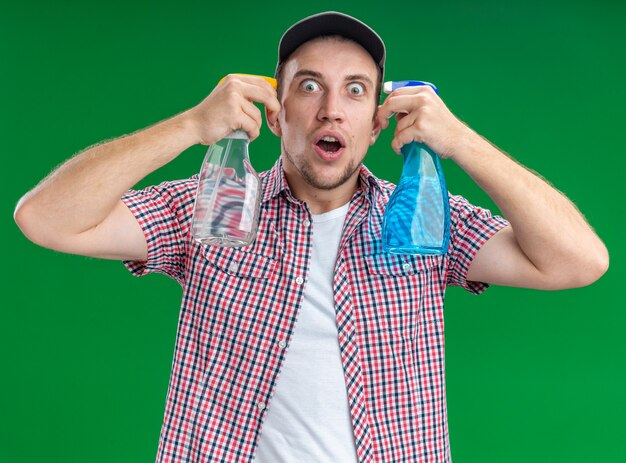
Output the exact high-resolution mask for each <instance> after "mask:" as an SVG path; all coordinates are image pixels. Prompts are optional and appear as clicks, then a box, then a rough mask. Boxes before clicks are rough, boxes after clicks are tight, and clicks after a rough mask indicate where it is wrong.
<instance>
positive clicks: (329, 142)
mask: <svg viewBox="0 0 626 463" xmlns="http://www.w3.org/2000/svg"><path fill="white" fill-rule="evenodd" d="M316 144H317V146H318V147H319V148H320V149H321V150H323V151H326V152H327V153H336V152H337V151H339V150H340V149H341V148H343V145H342V144H341V142H340V141H339V140H337V139H336V138H335V137H330V136H325V137H322V138H321V139H320V140H319V141H318V142H317V143H316Z"/></svg>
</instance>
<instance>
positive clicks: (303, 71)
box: [293, 69, 322, 79]
mask: <svg viewBox="0 0 626 463" xmlns="http://www.w3.org/2000/svg"><path fill="white" fill-rule="evenodd" d="M302 76H306V77H315V78H316V79H321V78H322V74H321V73H319V72H316V71H311V70H309V69H300V70H299V71H297V72H296V73H295V74H294V75H293V78H294V79H295V78H296V77H302Z"/></svg>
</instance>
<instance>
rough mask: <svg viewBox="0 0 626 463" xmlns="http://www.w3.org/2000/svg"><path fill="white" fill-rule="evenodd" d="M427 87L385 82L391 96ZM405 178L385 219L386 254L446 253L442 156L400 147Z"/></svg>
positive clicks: (446, 210) (447, 210)
mask: <svg viewBox="0 0 626 463" xmlns="http://www.w3.org/2000/svg"><path fill="white" fill-rule="evenodd" d="M419 85H428V86H429V87H431V88H432V89H433V90H435V92H436V93H439V92H438V90H437V87H435V86H434V85H433V84H431V83H428V82H422V81H416V80H409V81H402V82H385V84H384V87H383V90H384V92H385V93H387V94H389V93H391V92H393V91H394V90H396V89H398V88H400V87H410V86H419ZM401 151H402V155H403V157H404V166H403V168H402V176H401V177H400V181H399V182H398V186H397V187H396V189H395V190H394V192H393V194H392V195H391V198H390V199H389V204H387V210H386V211H385V215H384V218H383V236H382V240H383V251H384V252H390V253H394V254H445V253H446V252H447V251H448V244H449V242H450V205H449V202H448V189H447V188H446V180H445V178H444V176H443V171H442V169H441V163H440V162H439V157H438V156H437V155H436V154H435V153H434V152H433V151H432V150H431V149H430V148H429V147H428V146H427V145H426V144H424V143H417V142H411V143H409V144H406V145H404V146H403V147H402V148H401Z"/></svg>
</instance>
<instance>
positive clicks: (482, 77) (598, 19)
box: [0, 0, 626, 463]
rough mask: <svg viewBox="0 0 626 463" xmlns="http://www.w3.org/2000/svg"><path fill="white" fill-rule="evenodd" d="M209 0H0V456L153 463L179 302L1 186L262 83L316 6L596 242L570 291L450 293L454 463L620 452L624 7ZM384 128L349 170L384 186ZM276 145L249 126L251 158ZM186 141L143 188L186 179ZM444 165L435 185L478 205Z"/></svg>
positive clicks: (624, 377)
mask: <svg viewBox="0 0 626 463" xmlns="http://www.w3.org/2000/svg"><path fill="white" fill-rule="evenodd" d="M210 3H211V2H207V1H193V2H192V1H178V2H174V1H169V2H163V1H160V2H157V1H150V2H149V1H141V2H140V1H119V0H114V1H107V2H98V3H96V2H84V3H83V2H76V1H71V0H63V1H56V2H43V1H41V2H29V1H26V2H22V3H20V4H19V5H18V3H17V2H9V1H7V0H2V4H1V9H0V59H1V62H0V101H1V108H2V111H1V113H0V130H1V131H2V138H1V141H2V153H3V156H2V164H3V168H2V169H0V171H1V175H2V188H3V194H2V198H3V199H2V204H1V206H2V210H1V212H2V214H1V215H0V217H1V221H2V222H1V223H2V230H3V235H2V241H3V242H4V246H3V249H4V250H5V251H4V253H3V254H4V265H2V272H3V275H2V279H1V282H2V299H1V300H2V302H1V305H2V308H1V309H0V317H1V319H0V343H1V344H0V352H1V355H2V357H1V360H2V365H3V366H2V369H1V370H0V371H1V372H2V373H1V375H2V376H1V378H0V379H1V381H0V462H39V461H45V462H65V463H70V462H145V461H153V460H154V457H155V454H156V449H157V444H158V437H159V430H160V426H161V421H162V416H163V409H164V401H165V394H166V390H167V384H168V378H169V370H170V367H171V361H172V354H173V349H174V340H175V334H176V324H177V317H178V311H179V304H180V297H181V290H180V287H179V286H178V285H177V283H175V282H173V281H171V280H168V279H167V278H165V277H162V276H153V277H148V278H143V279H141V280H138V279H135V278H134V277H131V276H130V275H129V274H128V273H127V272H126V271H125V270H124V268H123V267H122V265H121V264H120V263H119V262H111V261H99V260H94V259H87V258H84V257H78V256H69V255H62V254H59V253H55V252H52V251H49V250H45V249H42V248H39V247H37V246H35V245H33V244H31V243H30V242H28V241H27V240H26V239H25V238H24V237H23V236H22V235H21V234H20V232H19V230H18V229H17V227H16V226H15V224H14V223H13V220H12V212H13V208H14V206H15V203H16V202H17V200H18V199H19V197H20V196H21V195H22V194H24V193H25V192H26V191H27V190H28V189H30V188H31V187H33V186H34V185H35V184H36V183H37V182H38V181H39V180H40V179H41V178H43V177H44V176H45V175H46V174H47V173H48V172H50V171H51V170H52V169H53V168H54V167H55V166H56V165H58V164H59V163H61V162H62V161H63V160H65V159H67V158H68V157H70V156H71V155H73V154H74V153H76V152H78V151H80V150H82V149H83V148H85V147H87V146H89V145H91V144H93V143H96V142H99V141H102V140H105V139H109V138H113V137H117V136H119V135H122V134H125V133H130V132H133V131H135V130H137V129H140V128H142V127H145V126H148V125H150V124H153V123H155V122H157V121H159V120H162V119H165V118H167V117H169V116H171V115H173V114H176V113H178V112H180V111H183V110H185V109H187V108H189V107H191V106H193V105H194V104H196V103H198V102H199V101H201V100H202V99H203V98H204V97H205V96H206V95H207V94H208V93H209V92H210V90H211V88H212V87H213V86H214V85H215V83H216V82H217V80H218V79H219V78H220V77H222V76H223V75H225V74H227V73H229V72H250V73H260V74H271V73H272V72H273V70H274V66H275V53H276V52H275V50H276V44H277V42H278V39H279V38H280V35H281V34H282V31H283V30H284V29H285V28H286V27H287V26H288V25H290V24H291V23H293V22H295V21H296V20H298V19H300V18H301V17H303V16H305V15H308V14H312V13H315V12H318V11H323V10H326V9H338V10H340V11H344V12H347V13H350V14H353V15H356V16H358V17H359V18H361V19H363V20H364V21H366V22H367V23H369V24H370V25H372V26H373V27H374V28H376V29H377V30H378V32H379V33H380V35H381V36H382V37H383V38H384V39H385V41H386V44H387V49H388V60H387V78H389V79H391V78H393V79H396V80H402V79H421V80H427V81H431V82H435V83H436V84H437V85H438V86H439V87H440V95H441V97H442V98H443V99H444V101H445V102H446V103H447V105H448V106H449V108H450V109H451V110H452V111H453V112H454V113H455V114H457V115H458V116H459V117H460V118H461V119H463V120H464V121H466V122H467V123H468V124H469V125H470V126H471V127H473V128H474V129H475V130H476V131H478V132H479V133H481V134H482V135H484V136H485V137H487V138H488V139H490V140H491V141H492V142H494V143H495V144H497V145H498V146H500V147H501V148H502V149H503V150H505V151H507V152H509V153H511V154H512V155H513V156H514V157H516V158H517V159H518V160H519V161H520V162H522V163H523V164H524V165H526V166H528V167H529V168H531V169H534V170H536V171H538V172H540V173H541V174H542V175H543V176H545V177H546V178H547V179H549V180H550V181H551V182H552V183H553V184H554V185H555V186H556V187H557V188H559V189H560V190H561V191H563V192H564V193H565V194H567V195H568V196H569V197H570V198H571V199H572V200H573V201H574V202H575V203H576V204H577V205H578V207H579V208H580V209H581V210H582V211H583V213H584V214H585V215H586V217H587V218H588V220H589V221H590V222H591V223H592V224H593V226H594V227H595V229H596V230H597V232H598V233H599V235H600V236H601V237H602V238H603V240H604V241H605V242H606V243H607V246H608V248H609V251H610V253H611V258H612V260H611V269H610V270H609V272H608V273H607V274H606V275H605V276H604V277H603V278H602V279H601V280H600V281H598V282H597V283H595V284H594V285H592V286H590V287H587V288H582V289H575V290H568V291H559V292H541V291H533V290H521V289H511V288H496V287H494V288H492V289H490V290H489V291H488V292H487V293H485V294H484V295H483V296H480V297H475V296H471V295H469V294H467V293H465V292H464V291H462V290H460V289H457V288H454V289H450V291H449V292H448V295H447V308H446V311H447V312H446V343H447V345H446V347H447V378H448V402H449V404H448V405H449V419H450V433H451V445H452V456H453V459H454V461H455V462H462V463H471V462H476V463H488V462H494V463H495V462H497V463H501V462H529V461H532V462H593V461H602V462H624V461H626V448H625V445H626V444H624V435H625V431H626V426H625V424H624V422H625V420H626V360H625V359H626V342H625V340H624V335H623V333H624V328H625V325H626V315H625V309H626V301H625V298H624V292H623V284H622V281H623V275H624V271H625V268H624V254H625V253H624V245H623V242H622V240H621V238H620V236H621V234H622V230H621V229H622V228H623V226H624V206H623V202H622V201H621V200H620V193H621V190H622V188H623V182H624V171H625V167H626V164H625V162H624V141H623V140H624V138H623V133H624V127H623V126H624V124H625V122H626V117H625V115H626V114H625V112H626V111H625V105H626V92H625V90H624V81H625V77H626V76H625V72H624V71H625V63H626V52H625V50H626V4H625V3H624V2H621V1H620V2H618V1H607V0H596V1H592V0H588V1H576V2H575V1H568V2H566V1H563V2H555V1H541V2H540V1H528V0H524V1H507V2H504V1H502V2H500V1H486V0H485V1H476V2H467V3H462V2H458V1H457V2H446V1H440V2H398V1H397V2H389V3H385V2H381V1H380V0H377V1H345V2H328V1H320V2H315V3H314V2H311V3H308V2H303V3H302V4H300V2H280V3H279V4H275V5H274V4H270V3H267V2H258V1H257V2H243V1H237V2H234V1H233V2H220V3H219V4H217V5H216V6H211V4H210ZM292 3H293V4H292ZM387 132H389V133H383V135H382V136H381V138H380V140H379V141H378V143H377V144H376V146H375V147H374V148H373V149H372V150H371V151H370V154H369V155H368V158H367V160H366V163H367V164H368V166H369V167H370V168H371V169H372V170H373V171H374V172H375V173H376V174H378V175H379V176H382V177H385V178H387V179H390V180H392V181H396V180H397V179H398V177H399V174H400V169H401V159H400V158H399V157H396V156H395V155H393V153H392V152H391V149H390V147H389V143H390V139H391V137H390V135H391V134H390V131H389V130H388V131H387ZM278 147H279V145H278V139H277V138H275V137H274V136H273V135H272V134H271V133H270V132H269V131H268V130H267V129H266V128H265V127H264V128H263V132H262V135H261V137H260V138H259V139H258V140H257V141H255V142H254V144H253V145H252V146H251V156H252V161H253V163H254V165H255V166H256V167H257V169H258V170H263V169H266V168H268V167H269V166H271V165H272V164H273V162H274V160H275V159H276V156H277V155H278ZM204 151H205V148H204V147H201V146H197V147H194V148H191V149H190V150H188V151H187V152H185V153H184V154H182V155H181V156H180V157H179V158H178V159H176V160H175V161H174V162H172V163H171V164H169V165H167V166H165V167H164V168H162V169H160V170H159V171H157V172H155V173H153V174H152V175H151V176H150V177H149V178H147V179H146V180H145V181H144V182H142V183H141V185H147V184H150V183H155V182H159V181H161V180H164V179H174V178H182V177H186V176H189V175H191V174H193V173H195V172H196V171H198V170H199V167H200V163H201V160H202V156H203V154H204ZM444 169H445V171H446V175H447V180H448V185H449V188H450V189H451V191H452V192H454V193H458V194H463V195H465V196H466V197H467V198H469V199H470V200H471V201H473V202H475V203H478V204H481V205H485V206H487V207H492V208H494V209H495V207H493V204H492V202H491V201H490V200H489V198H487V197H486V196H485V194H484V193H482V192H481V191H480V190H479V189H478V188H477V187H476V186H475V185H474V184H473V183H472V182H471V181H470V180H469V179H468V178H467V176H466V175H465V174H464V173H463V172H462V171H460V170H459V169H458V168H457V167H456V166H455V165H453V164H451V163H449V162H444Z"/></svg>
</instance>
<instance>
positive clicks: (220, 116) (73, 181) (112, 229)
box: [15, 76, 280, 260]
mask: <svg viewBox="0 0 626 463" xmlns="http://www.w3.org/2000/svg"><path fill="white" fill-rule="evenodd" d="M255 101H257V102H261V103H264V104H265V105H266V107H267V108H268V111H270V112H276V113H277V112H278V111H279V110H280V104H279V103H278V100H277V99H276V92H275V91H274V89H273V88H272V86H271V85H270V84H268V83H267V82H265V81H264V80H263V79H262V78H259V77H252V76H229V77H228V78H226V79H225V80H224V81H223V82H222V83H221V84H220V85H219V86H217V87H216V88H215V89H214V90H213V92H212V93H211V94H210V95H209V96H208V97H207V98H206V99H205V100H203V101H202V102H201V103H200V104H198V105H197V106H195V107H194V108H191V109H190V110H188V111H185V112H183V113H181V114H179V115H177V116H174V117H172V118H170V119H168V120H166V121H163V122H160V123H158V124H156V125H153V126H151V127H148V128H146V129H144V130H141V131H139V132H136V133H134V134H132V135H128V136H124V137H121V138H118V139H116V140H113V141H110V142H108V143H104V144H100V145H97V146H94V147H92V148H90V149H87V150H86V151H84V152H82V153H80V154H78V155H77V156H75V157H73V158H71V159H70V160H68V161H66V162H65V163H64V164H62V165H61V166H60V167H59V168H58V169H56V170H55V171H54V172H53V173H52V174H50V175H49V176H48V177H47V178H45V179H44V180H43V181H42V182H41V183H40V184H39V185H37V186H36V187H35V188H34V189H33V190H31V191H30V192H28V193H27V194H26V195H24V197H22V199H20V201H19V203H18V205H17V207H16V210H15V221H16V222H17V224H18V226H19V227H20V229H21V230H22V232H23V233H24V234H25V235H26V236H27V237H28V238H29V239H30V240H31V241H33V242H35V243H37V244H39V245H41V246H44V247H48V248H51V249H55V250H58V251H62V252H67V253H72V254H81V255H87V256H92V257H101V258H109V259H129V260H145V259H146V258H147V244H146V240H145V238H144V235H143V232H142V230H141V228H140V227H139V224H138V223H137V221H136V220H135V217H134V216H133V215H132V213H131V212H130V211H129V210H128V208H127V207H126V206H125V205H124V203H123V202H122V201H121V200H120V198H121V197H122V195H123V194H124V193H125V192H126V191H127V190H128V189H129V188H132V187H133V186H134V185H135V184H136V183H137V182H138V181H140V180H141V179H142V178H144V177H145V176H146V175H148V174H149V173H151V172H153V171H154V170H156V169H158V168H159V167H161V166H163V165H165V164H167V163H168V162H170V161H171V160H173V159H174V158H176V157H177V156H178V155H179V154H180V153H181V152H183V151H184V150H185V149H187V148H188V147H190V146H192V145H194V144H197V143H202V144H205V145H208V144H211V143H214V142H215V141H217V140H219V139H221V138H223V137H224V136H226V135H227V134H228V133H230V132H231V131H232V130H234V129H237V128H242V129H243V130H245V131H246V132H247V133H248V134H249V136H250V138H251V139H254V138H256V137H257V136H258V134H259V130H260V127H261V123H262V118H261V112H260V111H259V109H258V108H257V107H256V106H254V104H253V102H255Z"/></svg>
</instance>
